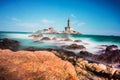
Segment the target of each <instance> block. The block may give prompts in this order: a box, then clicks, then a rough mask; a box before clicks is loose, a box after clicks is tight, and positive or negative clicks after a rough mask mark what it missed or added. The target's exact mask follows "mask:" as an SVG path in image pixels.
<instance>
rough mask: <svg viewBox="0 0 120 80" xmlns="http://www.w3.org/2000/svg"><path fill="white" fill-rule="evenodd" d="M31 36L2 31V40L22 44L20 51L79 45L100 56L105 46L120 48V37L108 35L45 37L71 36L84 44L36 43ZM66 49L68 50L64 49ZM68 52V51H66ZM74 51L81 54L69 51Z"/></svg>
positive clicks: (52, 35) (51, 35)
mask: <svg viewBox="0 0 120 80" xmlns="http://www.w3.org/2000/svg"><path fill="white" fill-rule="evenodd" d="M29 35H31V33H30V32H4V31H0V38H1V39H2V38H8V39H12V40H17V41H19V42H20V49H25V48H28V47H36V48H44V49H47V48H52V49H59V48H63V47H62V46H69V45H71V44H73V43H75V44H78V45H84V46H85V47H86V50H87V51H89V52H91V53H93V54H98V52H99V51H100V50H102V49H105V45H117V46H118V47H119V48H120V36H106V35H88V34H82V35H79V34H69V35H68V34H44V36H45V37H64V36H66V35H67V36H69V38H70V39H72V40H82V42H74V41H73V42H71V41H54V40H50V41H38V42H34V40H33V37H29ZM64 49H66V48H64ZM66 50H68V49H66ZM68 51H73V52H75V53H76V54H77V53H79V52H80V50H79V49H78V50H68Z"/></svg>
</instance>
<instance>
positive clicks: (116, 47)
mask: <svg viewBox="0 0 120 80" xmlns="http://www.w3.org/2000/svg"><path fill="white" fill-rule="evenodd" d="M117 49H118V46H116V45H110V46H107V48H106V52H109V51H113V50H117Z"/></svg>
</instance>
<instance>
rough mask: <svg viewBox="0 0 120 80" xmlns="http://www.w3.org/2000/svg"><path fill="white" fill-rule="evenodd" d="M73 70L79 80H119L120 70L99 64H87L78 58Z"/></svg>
mask: <svg viewBox="0 0 120 80" xmlns="http://www.w3.org/2000/svg"><path fill="white" fill-rule="evenodd" d="M75 69H76V72H77V75H78V78H79V79H80V80H112V79H113V80H119V79H120V70H119V69H116V68H114V67H113V66H106V65H104V64H100V63H89V62H88V61H86V60H84V59H83V58H78V59H77V61H76V65H75Z"/></svg>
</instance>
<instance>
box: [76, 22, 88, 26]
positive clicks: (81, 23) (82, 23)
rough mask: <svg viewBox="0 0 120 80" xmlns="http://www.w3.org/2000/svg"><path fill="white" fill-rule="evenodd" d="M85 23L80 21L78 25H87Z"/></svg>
mask: <svg viewBox="0 0 120 80" xmlns="http://www.w3.org/2000/svg"><path fill="white" fill-rule="evenodd" d="M85 24H86V23H85V22H78V23H77V25H78V26H83V25H85Z"/></svg>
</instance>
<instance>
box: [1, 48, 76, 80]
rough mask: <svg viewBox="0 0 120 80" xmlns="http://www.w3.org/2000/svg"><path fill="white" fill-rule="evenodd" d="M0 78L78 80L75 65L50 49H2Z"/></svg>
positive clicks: (6, 79)
mask: <svg viewBox="0 0 120 80" xmlns="http://www.w3.org/2000/svg"><path fill="white" fill-rule="evenodd" d="M0 80H78V78H77V75H76V71H75V69H74V66H73V65H72V64H71V63H70V62H68V61H63V60H61V59H60V58H58V57H57V56H55V55H54V54H53V53H51V52H48V51H35V52H30V51H17V52H12V51H10V50H1V49H0Z"/></svg>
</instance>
